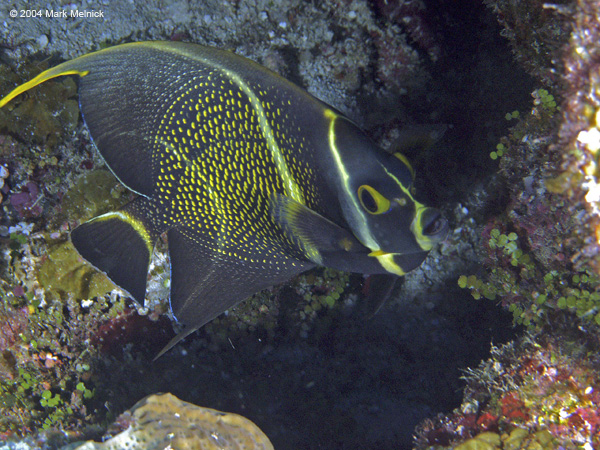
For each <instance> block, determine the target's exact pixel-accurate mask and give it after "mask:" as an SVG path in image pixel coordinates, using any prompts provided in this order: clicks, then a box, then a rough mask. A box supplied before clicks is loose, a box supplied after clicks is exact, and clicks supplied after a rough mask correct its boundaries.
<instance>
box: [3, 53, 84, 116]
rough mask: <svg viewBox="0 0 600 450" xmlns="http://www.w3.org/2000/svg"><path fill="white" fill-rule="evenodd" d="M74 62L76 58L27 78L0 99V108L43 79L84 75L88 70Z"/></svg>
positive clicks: (40, 82)
mask: <svg viewBox="0 0 600 450" xmlns="http://www.w3.org/2000/svg"><path fill="white" fill-rule="evenodd" d="M75 62H77V60H76V59H75V60H73V61H67V62H65V63H63V64H59V65H58V66H56V67H52V68H51V69H48V70H46V71H44V72H42V73H40V74H39V75H38V76H37V77H35V78H33V79H31V80H29V81H28V82H27V83H24V84H22V85H20V86H18V87H16V88H15V89H13V90H12V91H11V92H9V93H8V95H6V96H5V97H4V98H2V99H0V108H2V107H3V106H4V105H6V104H7V103H8V102H10V101H11V100H12V99H13V98H15V97H17V96H18V95H21V94H22V93H23V92H27V91H28V90H29V89H32V88H34V87H36V86H37V85H38V84H42V83H43V82H44V81H48V80H51V79H52V78H56V77H62V76H63V75H79V76H80V77H85V76H86V75H87V74H88V73H89V72H90V71H89V70H81V69H80V68H77V66H78V64H74V63H75Z"/></svg>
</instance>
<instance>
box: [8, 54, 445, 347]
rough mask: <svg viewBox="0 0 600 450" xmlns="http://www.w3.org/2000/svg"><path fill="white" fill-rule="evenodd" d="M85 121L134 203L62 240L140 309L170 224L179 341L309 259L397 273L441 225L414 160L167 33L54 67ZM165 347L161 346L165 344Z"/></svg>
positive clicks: (292, 88) (276, 80)
mask: <svg viewBox="0 0 600 450" xmlns="http://www.w3.org/2000/svg"><path fill="white" fill-rule="evenodd" d="M62 75H78V76H80V77H81V78H80V86H79V96H80V106H81V111H82V114H83V117H84V120H85V122H86V124H87V126H88V127H89V130H90V134H91V136H92V138H93V140H94V143H95V145H96V146H97V148H98V150H99V151H100V153H101V154H102V156H103V158H104V159H105V161H106V163H107V165H108V166H109V168H110V169H111V170H112V171H113V173H114V174H115V175H116V176H117V177H118V178H119V180H120V181H121V182H122V183H123V184H125V185H126V186H127V187H128V188H129V189H131V190H133V191H135V192H137V193H138V194H139V197H138V198H137V199H136V200H134V201H133V202H132V203H130V204H129V205H127V206H126V207H124V208H123V209H121V210H119V211H115V212H111V213H108V214H104V215H102V216H99V217H96V218H94V219H92V220H91V221H89V222H86V223H84V224H82V225H81V226H79V227H78V228H76V229H75V230H74V231H73V232H72V233H71V239H72V241H73V244H74V245H75V247H76V249H77V250H78V251H79V253H80V254H81V255H82V256H83V257H84V258H85V259H87V260H88V261H89V262H90V263H92V264H93V265H94V266H96V267H97V268H98V269H100V270H102V271H104V272H105V273H106V274H107V275H108V276H109V277H110V278H111V279H112V280H113V281H114V282H115V283H116V284H117V285H119V286H120V287H122V288H123V289H125V290H126V291H127V292H128V293H129V294H130V295H131V296H132V297H133V298H134V299H136V300H137V301H138V302H140V303H143V300H144V296H145V291H146V277H147V271H148V264H149V261H150V257H151V255H152V252H153V249H154V245H155V242H156V240H157V238H158V237H159V236H160V235H161V234H162V233H165V232H166V233H167V235H168V242H169V255H170V258H171V307H172V310H173V313H174V315H175V317H176V318H177V319H178V320H180V321H181V322H183V323H184V324H185V325H186V326H187V328H186V330H184V333H183V334H182V335H180V336H179V337H177V338H176V339H175V340H174V341H173V343H172V344H174V343H175V342H177V340H179V339H180V338H181V337H183V336H185V335H187V334H189V333H190V332H192V331H194V330H196V329H197V328H199V327H201V326H202V325H203V324H204V323H206V322H207V321H209V320H211V319H213V318H214V317H215V316H217V315H219V314H220V313H222V312H223V311H224V310H226V309H227V308H229V307H231V306H233V305H235V304H236V303H238V302H239V301H241V300H243V299H244V298H246V297H248V296H249V295H251V294H253V293H255V292H257V291H259V290H261V289H264V288H266V287H269V286H271V285H273V284H276V283H279V282H282V281H285V280H287V279H289V278H291V277H292V276H294V275H296V274H298V273H300V272H302V271H305V270H307V269H309V268H311V267H314V266H315V265H325V266H329V267H333V268H337V269H340V270H347V271H354V272H363V273H369V274H383V273H389V274H394V275H403V274H404V273H405V272H407V271H409V270H412V269H414V268H415V267H417V266H418V265H419V264H420V263H421V262H422V261H423V259H424V258H425V256H426V254H427V252H428V251H429V250H430V249H431V248H432V246H433V245H434V243H435V242H437V241H439V240H441V239H443V238H444V236H445V234H446V230H447V225H446V222H445V220H444V219H443V218H441V216H440V215H439V213H438V212H437V211H436V210H434V209H432V208H426V207H424V206H423V205H421V204H420V203H418V202H417V201H416V200H415V199H414V198H413V196H412V169H411V168H410V165H409V164H408V162H407V161H406V159H405V158H404V157H403V156H402V155H400V154H394V155H390V154H387V153H386V152H384V151H383V150H381V149H380V148H379V147H377V146H376V145H375V144H374V143H373V142H372V141H370V140H369V139H368V138H367V137H366V136H365V135H364V134H363V133H362V132H361V131H360V130H359V129H358V128H357V127H356V126H355V125H354V124H353V123H352V122H351V121H349V120H348V119H346V118H345V117H343V116H342V115H341V114H340V113H338V112H337V111H335V110H334V109H333V108H331V107H329V106H328V105H326V104H324V103H323V102H321V101H319V100H317V99H315V98H314V97H312V96H311V95H309V94H308V93H306V92H305V91H304V90H302V89H300V88H299V87H297V86H296V85H294V84H292V83H290V82H289V81H287V80H285V79H284V78H282V77H280V76H278V75H276V74H274V73H273V72H271V71H269V70H267V69H265V68H264V67H262V66H260V65H258V64H256V63H254V62H252V61H250V60H248V59H245V58H242V57H240V56H236V55H235V54H232V53H230V52H226V51H222V50H218V49H214V48H210V47H204V46H199V45H195V44H186V43H175V42H142V43H132V44H124V45H119V46H116V47H112V48H108V49H105V50H102V51H99V52H96V53H91V54H89V55H85V56H82V57H80V58H77V59H75V60H72V61H68V62H65V63H63V64H60V65H59V66H57V67H54V68H52V69H49V70H47V71H45V72H43V73H42V74H40V75H39V76H38V77H36V78H35V79H33V80H31V81H30V82H28V83H25V84H24V85H22V86H20V87H18V88H17V89H15V90H14V91H13V92H11V93H10V94H9V95H7V96H6V97H5V98H4V99H2V100H0V107H1V106H4V105H5V104H6V103H7V102H8V101H10V100H11V99H12V98H14V97H15V96H17V95H19V94H20V93H22V92H25V91H27V90H28V89H30V88H32V87H34V86H36V85H37V84H40V83H42V82H44V81H46V80H48V79H51V78H54V77H57V76H62ZM172 344H170V345H169V347H170V346H171V345H172Z"/></svg>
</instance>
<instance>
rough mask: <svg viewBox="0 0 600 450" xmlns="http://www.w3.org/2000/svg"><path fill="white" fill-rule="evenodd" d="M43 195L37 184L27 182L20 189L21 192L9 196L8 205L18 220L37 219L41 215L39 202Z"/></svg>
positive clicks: (41, 209) (41, 208)
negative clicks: (17, 216) (13, 209)
mask: <svg viewBox="0 0 600 450" xmlns="http://www.w3.org/2000/svg"><path fill="white" fill-rule="evenodd" d="M42 197H43V194H42V193H41V192H40V189H39V187H38V185H37V184H35V183H34V182H33V181H28V182H27V184H25V186H23V187H22V188H21V192H17V193H14V194H12V195H11V196H10V204H11V205H12V206H13V208H15V210H16V211H17V214H18V215H19V217H20V218H22V219H23V218H32V217H39V216H40V215H41V214H42V211H43V207H42V204H41V202H40V200H41V198H42Z"/></svg>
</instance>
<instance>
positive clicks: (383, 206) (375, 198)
mask: <svg viewBox="0 0 600 450" xmlns="http://www.w3.org/2000/svg"><path fill="white" fill-rule="evenodd" d="M357 193H358V200H360V204H361V205H362V207H363V208H364V209H365V211H367V212H368V213H369V214H375V215H376V214H383V213H386V212H388V211H389V210H390V206H391V203H390V201H389V200H388V199H387V198H385V197H384V196H383V195H381V194H380V193H379V192H377V190H375V189H373V188H372V187H371V186H368V185H366V184H363V185H362V186H360V187H359V188H358V191H357Z"/></svg>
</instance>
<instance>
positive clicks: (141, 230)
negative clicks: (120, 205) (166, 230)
mask: <svg viewBox="0 0 600 450" xmlns="http://www.w3.org/2000/svg"><path fill="white" fill-rule="evenodd" d="M112 219H117V220H121V221H123V222H125V223H127V224H129V225H130V226H131V228H133V229H134V230H135V232H136V233H137V234H138V235H139V236H140V237H141V238H142V240H143V241H144V244H145V245H146V248H147V249H148V254H149V255H152V253H153V252H154V242H153V240H152V237H151V236H150V233H148V230H147V229H146V227H145V226H144V224H143V223H142V222H140V221H139V220H137V219H136V218H135V217H133V216H132V215H131V214H128V213H126V212H125V211H113V212H109V213H106V214H102V215H101V216H97V217H94V218H93V219H92V220H90V221H89V222H102V221H105V220H112Z"/></svg>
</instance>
